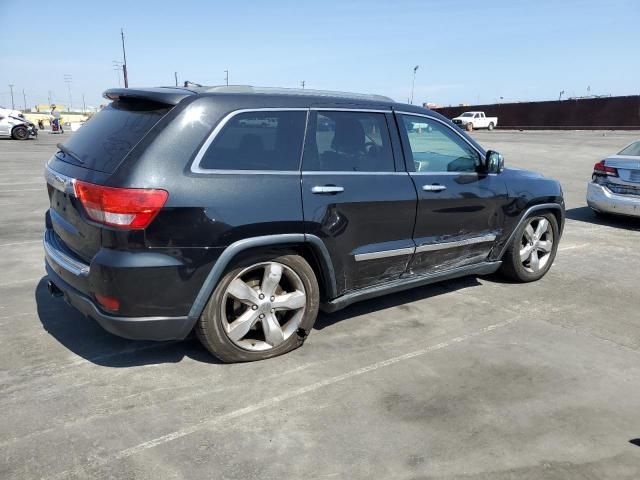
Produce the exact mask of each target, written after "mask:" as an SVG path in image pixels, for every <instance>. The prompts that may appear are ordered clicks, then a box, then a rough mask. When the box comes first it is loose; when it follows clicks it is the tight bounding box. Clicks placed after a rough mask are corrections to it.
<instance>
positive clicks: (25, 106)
mask: <svg viewBox="0 0 640 480" xmlns="http://www.w3.org/2000/svg"><path fill="white" fill-rule="evenodd" d="M22 100H23V101H24V111H25V112H26V111H27V95H26V94H25V93H24V88H23V89H22Z"/></svg>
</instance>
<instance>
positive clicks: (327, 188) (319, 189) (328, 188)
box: [311, 185, 344, 195]
mask: <svg viewBox="0 0 640 480" xmlns="http://www.w3.org/2000/svg"><path fill="white" fill-rule="evenodd" d="M340 192H344V188H343V187H338V186H336V185H316V186H315V187H313V188H312V189H311V193H317V194H318V195H322V194H331V193H340Z"/></svg>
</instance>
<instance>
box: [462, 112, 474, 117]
mask: <svg viewBox="0 0 640 480" xmlns="http://www.w3.org/2000/svg"><path fill="white" fill-rule="evenodd" d="M473 115H474V114H473V112H465V113H463V114H462V115H460V116H461V117H473Z"/></svg>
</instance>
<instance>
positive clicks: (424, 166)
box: [402, 115, 481, 172]
mask: <svg viewBox="0 0 640 480" xmlns="http://www.w3.org/2000/svg"><path fill="white" fill-rule="evenodd" d="M402 120H403V122H402V123H403V125H404V127H405V132H406V135H407V137H408V140H409V147H410V152H407V153H408V154H409V157H410V158H411V159H412V160H413V164H414V165H415V171H416V172H476V171H477V170H478V167H479V166H480V164H481V161H480V155H479V154H478V152H477V151H476V150H475V149H474V148H473V147H471V145H469V144H468V143H467V142H466V141H464V140H463V139H462V138H461V137H460V136H459V135H458V134H457V133H455V132H454V131H453V130H452V129H451V128H449V127H447V126H446V125H443V124H442V123H440V122H437V121H435V120H431V119H430V118H427V117H417V116H413V115H403V116H402Z"/></svg>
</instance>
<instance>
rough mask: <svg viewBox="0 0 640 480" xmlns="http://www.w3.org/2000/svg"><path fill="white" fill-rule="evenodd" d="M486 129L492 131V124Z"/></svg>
mask: <svg viewBox="0 0 640 480" xmlns="http://www.w3.org/2000/svg"><path fill="white" fill-rule="evenodd" d="M487 129H488V130H489V131H491V130H493V122H492V123H490V124H489V126H488V127H487Z"/></svg>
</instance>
